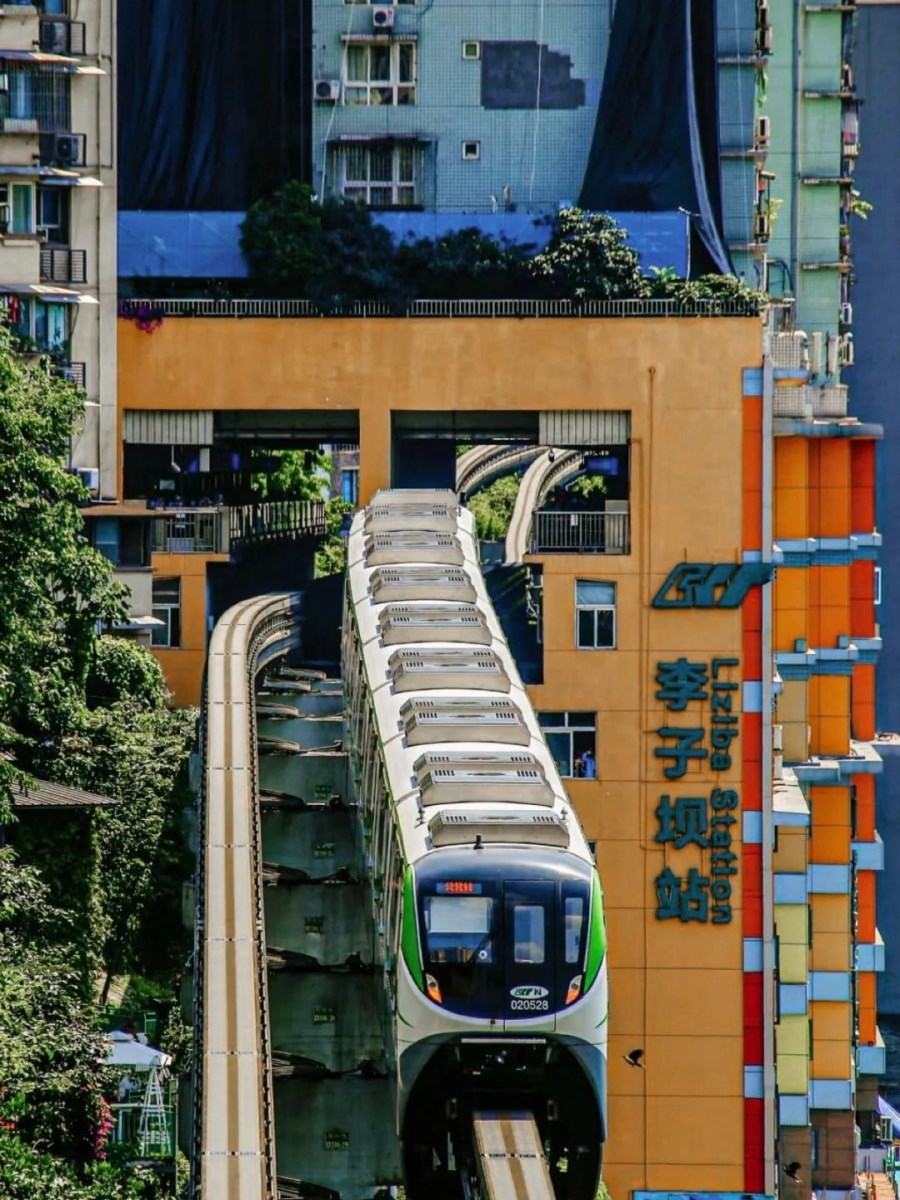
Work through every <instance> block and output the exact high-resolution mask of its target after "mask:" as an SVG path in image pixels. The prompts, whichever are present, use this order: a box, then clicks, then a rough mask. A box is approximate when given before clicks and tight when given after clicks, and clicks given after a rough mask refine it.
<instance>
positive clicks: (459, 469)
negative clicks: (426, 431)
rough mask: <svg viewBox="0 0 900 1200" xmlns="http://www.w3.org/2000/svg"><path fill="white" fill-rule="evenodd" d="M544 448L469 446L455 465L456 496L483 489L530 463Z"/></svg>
mask: <svg viewBox="0 0 900 1200" xmlns="http://www.w3.org/2000/svg"><path fill="white" fill-rule="evenodd" d="M544 449H546V447H544V446H530V445H529V446H521V445H519V446H516V445H500V446H473V447H472V449H471V450H466V452H465V453H464V454H461V455H460V456H459V458H458V459H457V462H456V490H457V492H473V491H475V490H476V489H477V488H482V487H486V486H487V484H489V483H491V482H492V481H493V480H494V479H496V478H497V477H498V476H499V475H505V474H507V473H508V472H510V471H513V470H515V469H517V468H518V467H521V466H522V465H523V464H525V463H530V462H531V461H532V460H533V459H535V458H537V456H538V455H539V454H541V453H542V451H543V450H544Z"/></svg>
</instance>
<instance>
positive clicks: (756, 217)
mask: <svg viewBox="0 0 900 1200" xmlns="http://www.w3.org/2000/svg"><path fill="white" fill-rule="evenodd" d="M753 240H754V241H755V242H767V241H768V240H769V214H768V213H764V212H759V211H757V212H755V213H754V214H753Z"/></svg>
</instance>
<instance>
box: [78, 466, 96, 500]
mask: <svg viewBox="0 0 900 1200" xmlns="http://www.w3.org/2000/svg"><path fill="white" fill-rule="evenodd" d="M75 474H76V475H77V476H78V478H79V479H80V480H81V482H82V483H83V484H84V486H85V487H86V488H87V490H88V491H89V492H90V493H91V495H92V496H99V494H100V468H99V467H76V468H75Z"/></svg>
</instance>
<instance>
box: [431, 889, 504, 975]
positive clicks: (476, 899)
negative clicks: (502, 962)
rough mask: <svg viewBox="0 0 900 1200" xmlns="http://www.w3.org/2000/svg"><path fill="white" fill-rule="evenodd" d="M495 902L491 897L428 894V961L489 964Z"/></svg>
mask: <svg viewBox="0 0 900 1200" xmlns="http://www.w3.org/2000/svg"><path fill="white" fill-rule="evenodd" d="M493 904H494V902H493V900H492V899H491V898H490V896H426V897H425V944H426V949H427V954H428V961H429V962H432V963H481V964H485V965H488V964H490V963H491V962H492V961H493V944H492V936H491V919H492V909H493Z"/></svg>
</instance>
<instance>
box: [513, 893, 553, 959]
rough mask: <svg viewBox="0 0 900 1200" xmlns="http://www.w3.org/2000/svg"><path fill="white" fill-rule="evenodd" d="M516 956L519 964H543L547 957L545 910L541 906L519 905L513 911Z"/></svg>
mask: <svg viewBox="0 0 900 1200" xmlns="http://www.w3.org/2000/svg"><path fill="white" fill-rule="evenodd" d="M513 926H514V930H513V940H514V956H515V961H516V962H517V963H542V962H543V961H544V959H545V958H546V957H547V952H546V947H545V943H544V909H543V906H542V905H540V904H517V905H516V906H515V909H514V910H513Z"/></svg>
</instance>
